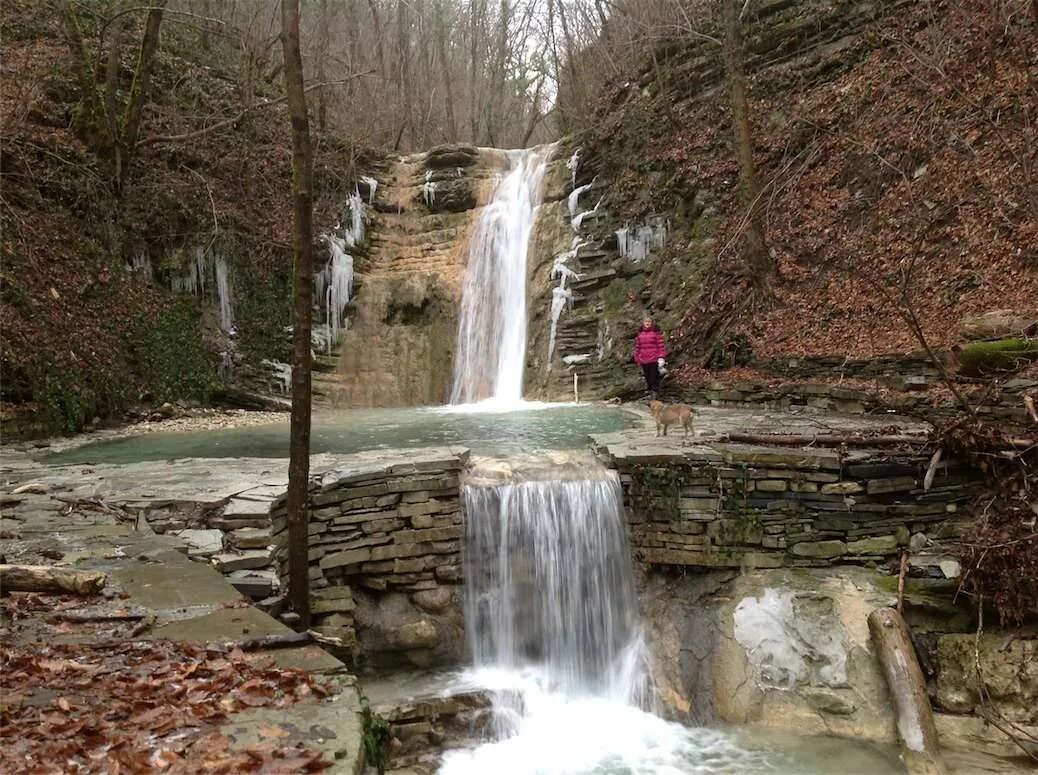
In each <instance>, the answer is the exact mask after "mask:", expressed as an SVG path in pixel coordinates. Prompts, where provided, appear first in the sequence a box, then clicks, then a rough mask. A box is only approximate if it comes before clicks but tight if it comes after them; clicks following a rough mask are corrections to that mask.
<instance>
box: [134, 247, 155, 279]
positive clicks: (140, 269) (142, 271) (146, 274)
mask: <svg viewBox="0 0 1038 775" xmlns="http://www.w3.org/2000/svg"><path fill="white" fill-rule="evenodd" d="M130 271H131V272H133V273H134V274H135V275H137V276H139V277H143V278H144V279H145V280H148V281H149V282H150V281H151V278H152V269H151V256H149V255H148V254H147V253H143V252H142V253H138V254H137V255H135V256H134V257H133V258H131V259H130Z"/></svg>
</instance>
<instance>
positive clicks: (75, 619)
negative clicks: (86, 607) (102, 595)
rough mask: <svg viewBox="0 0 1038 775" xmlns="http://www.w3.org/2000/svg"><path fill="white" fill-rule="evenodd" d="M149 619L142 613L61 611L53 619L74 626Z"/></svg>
mask: <svg viewBox="0 0 1038 775" xmlns="http://www.w3.org/2000/svg"><path fill="white" fill-rule="evenodd" d="M145 618H147V614H145V613H143V612H140V611H60V612H59V613H56V614H54V615H53V616H52V617H51V619H52V620H54V621H59V622H72V623H74V624H90V623H92V622H139V621H141V620H142V619H145Z"/></svg>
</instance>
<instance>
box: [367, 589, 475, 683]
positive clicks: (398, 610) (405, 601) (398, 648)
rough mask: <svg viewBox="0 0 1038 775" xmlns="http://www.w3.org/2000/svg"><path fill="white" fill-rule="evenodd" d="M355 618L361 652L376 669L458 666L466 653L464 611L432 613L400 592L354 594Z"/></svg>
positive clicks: (452, 608) (451, 609) (449, 608)
mask: <svg viewBox="0 0 1038 775" xmlns="http://www.w3.org/2000/svg"><path fill="white" fill-rule="evenodd" d="M354 598H355V600H356V604H357V607H356V609H355V610H354V612H353V619H354V622H355V625H356V629H357V640H358V644H359V649H360V652H361V653H362V654H363V655H364V657H365V660H366V661H367V663H368V664H369V665H370V666H372V667H378V668H385V667H390V668H391V667H403V666H413V667H429V666H431V665H434V664H435V665H442V664H452V663H457V662H459V661H460V660H461V658H462V656H463V650H464V632H463V621H462V615H461V610H460V609H459V608H458V607H456V606H454V607H447V608H445V609H444V610H442V611H441V612H438V613H430V612H429V611H425V610H422V609H420V608H418V606H416V605H415V604H414V603H413V602H412V601H411V599H410V598H409V596H408V595H406V594H403V593H400V592H389V593H386V594H381V595H379V594H377V593H372V592H366V591H362V590H355V591H354Z"/></svg>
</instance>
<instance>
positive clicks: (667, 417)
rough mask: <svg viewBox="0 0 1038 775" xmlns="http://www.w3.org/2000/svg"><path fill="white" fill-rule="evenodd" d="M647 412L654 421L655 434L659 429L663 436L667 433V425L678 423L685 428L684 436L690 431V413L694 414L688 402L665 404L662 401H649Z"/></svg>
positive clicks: (657, 433) (686, 436)
mask: <svg viewBox="0 0 1038 775" xmlns="http://www.w3.org/2000/svg"><path fill="white" fill-rule="evenodd" d="M649 412H651V413H652V419H654V420H655V421H656V435H657V436H659V435H661V434H660V429H662V430H663V434H662V435H664V436H666V435H667V426H668V425H680V426H682V427H683V428H684V429H685V438H686V439H687V438H688V435H689V434H690V433H692V432H693V431H692V415H693V414H695V412H694V411H693V409H692V407H690V406H689V405H688V404H665V403H663V402H662V401H650V402H649Z"/></svg>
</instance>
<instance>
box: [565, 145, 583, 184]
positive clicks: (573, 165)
mask: <svg viewBox="0 0 1038 775" xmlns="http://www.w3.org/2000/svg"><path fill="white" fill-rule="evenodd" d="M579 166H580V149H579V148H577V150H575V151H574V152H573V155H572V156H570V157H569V161H568V162H566V169H568V170H569V172H570V184H569V185H570V188H576V186H577V168H578V167H579Z"/></svg>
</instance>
